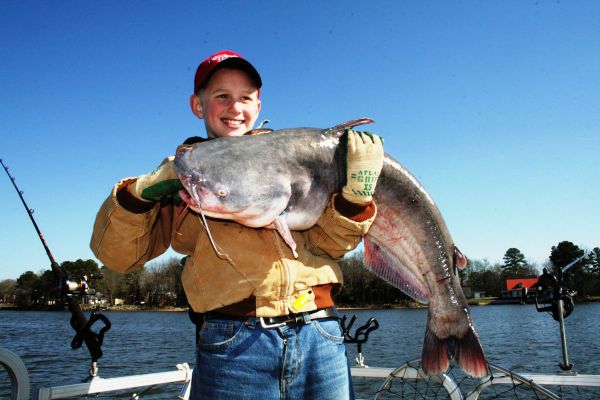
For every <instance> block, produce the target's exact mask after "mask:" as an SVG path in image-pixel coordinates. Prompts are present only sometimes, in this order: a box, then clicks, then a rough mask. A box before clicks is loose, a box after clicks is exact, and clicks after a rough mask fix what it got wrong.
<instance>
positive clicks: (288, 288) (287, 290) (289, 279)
mask: <svg viewBox="0 0 600 400" xmlns="http://www.w3.org/2000/svg"><path fill="white" fill-rule="evenodd" d="M273 235H275V242H276V243H277V252H278V253H279V259H280V260H281V265H282V266H283V268H284V269H285V272H286V273H287V284H286V287H285V300H286V310H287V308H288V307H287V298H288V297H289V296H290V295H291V294H292V293H291V288H292V271H291V268H290V267H289V265H288V264H287V262H286V261H285V253H284V252H283V249H282V248H281V238H280V237H279V233H277V231H275V230H273Z"/></svg>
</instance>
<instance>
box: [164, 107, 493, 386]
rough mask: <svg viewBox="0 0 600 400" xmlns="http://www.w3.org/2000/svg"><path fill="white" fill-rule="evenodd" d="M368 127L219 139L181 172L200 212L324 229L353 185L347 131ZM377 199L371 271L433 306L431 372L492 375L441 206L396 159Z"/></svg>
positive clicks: (427, 366) (428, 338) (389, 162)
mask: <svg viewBox="0 0 600 400" xmlns="http://www.w3.org/2000/svg"><path fill="white" fill-rule="evenodd" d="M368 122H370V120H368V119H363V120H356V121H350V122H348V123H346V124H342V125H339V126H337V127H334V128H329V129H314V128H296V129H284V130H278V131H273V132H270V133H263V134H260V135H252V136H241V137H232V138H219V139H214V140H210V141H207V142H203V143H199V144H197V145H195V146H194V147H193V148H192V149H190V150H188V151H182V152H180V153H178V154H177V156H176V159H175V169H176V171H177V175H178V176H179V178H180V180H181V182H182V183H183V185H184V187H185V188H186V190H187V192H188V193H189V194H190V197H191V198H190V197H188V198H187V199H186V200H187V201H188V203H189V204H191V208H192V209H196V210H197V209H198V208H201V209H202V212H203V213H204V214H205V215H207V216H210V217H215V218H222V219H230V220H234V221H236V222H238V223H241V224H244V225H247V226H250V227H270V228H275V227H276V226H280V225H281V224H283V225H285V229H287V228H289V229H290V230H304V229H308V228H310V227H311V226H313V225H314V224H315V223H316V222H317V220H318V219H319V217H320V215H321V214H322V213H323V211H324V209H325V207H326V205H327V201H328V199H329V198H330V196H331V194H333V193H339V192H340V191H341V188H342V186H343V185H344V184H345V180H346V175H345V161H344V155H345V149H344V146H343V145H340V138H341V137H342V135H343V134H344V131H345V129H346V128H348V127H351V126H354V125H358V124H360V123H368ZM182 194H184V193H182ZM184 197H187V196H185V194H184ZM374 198H375V203H376V204H377V208H378V213H377V217H376V218H375V221H374V223H373V225H372V226H371V228H370V230H369V233H368V234H367V236H366V237H365V265H366V266H367V268H369V269H370V270H371V271H372V272H374V273H375V274H376V275H378V276H380V277H381V278H383V279H385V280H386V281H388V282H389V283H390V284H392V285H394V286H395V287H398V288H399V289H401V290H402V291H403V292H405V293H406V294H408V295H410V296H411V297H413V298H415V299H416V300H418V301H420V302H422V303H429V315H428V322H427V329H426V333H425V340H424V345H423V352H422V365H423V369H424V370H425V371H426V372H427V373H430V374H437V373H443V372H445V371H446V370H447V369H448V367H449V363H450V359H451V358H454V359H455V361H456V362H457V364H458V365H459V366H460V367H461V368H462V369H463V370H464V371H465V372H467V373H468V374H470V375H472V376H476V377H481V376H486V375H487V373H488V370H487V364H486V361H485V356H484V353H483V349H482V347H481V344H480V342H479V338H478V336H477V333H476V331H475V328H474V326H473V323H472V320H471V317H470V313H469V308H468V305H467V302H466V299H465V297H464V294H463V292H462V289H461V287H460V283H459V281H458V278H457V276H456V267H457V265H456V264H457V263H458V262H459V260H457V257H458V258H460V257H459V256H462V255H461V254H460V253H459V252H457V250H456V248H455V246H454V243H453V241H452V238H451V236H450V233H449V231H448V228H447V227H446V224H445V222H444V219H443V218H442V215H441V213H440V212H439V210H438V208H437V206H436V205H435V203H434V202H433V200H432V199H431V197H430V196H429V194H428V193H427V192H426V191H425V189H424V188H423V187H422V186H421V184H420V183H419V182H418V181H417V179H416V178H415V177H414V176H413V175H412V174H411V173H410V172H409V171H408V170H407V169H406V168H404V167H403V166H402V165H401V164H400V163H399V162H398V161H396V160H395V159H393V158H392V157H391V156H389V155H388V154H386V155H385V160H384V166H383V170H382V172H381V175H380V177H379V180H378V183H377V187H376V192H375V195H374ZM274 221H276V222H278V223H279V224H278V223H274ZM285 229H284V231H285ZM278 231H280V233H282V236H284V235H285V232H282V231H281V230H280V229H279V228H278ZM291 245H293V244H291Z"/></svg>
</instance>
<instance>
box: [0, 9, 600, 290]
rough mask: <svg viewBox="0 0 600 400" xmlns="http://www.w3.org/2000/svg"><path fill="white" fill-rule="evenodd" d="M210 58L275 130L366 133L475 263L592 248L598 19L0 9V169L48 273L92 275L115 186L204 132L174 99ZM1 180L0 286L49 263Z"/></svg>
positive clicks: (472, 12) (560, 12) (551, 12)
mask: <svg viewBox="0 0 600 400" xmlns="http://www.w3.org/2000/svg"><path fill="white" fill-rule="evenodd" d="M220 49H231V50H235V51H238V52H240V53H241V54H243V55H244V56H245V57H246V58H248V59H249V60H250V61H251V62H252V63H253V64H254V65H255V66H256V68H257V69H258V70H259V71H260V73H261V75H262V77H263V81H264V87H263V90H262V101H263V108H262V112H261V119H263V118H266V119H269V120H270V121H271V124H270V126H271V127H272V128H288V127H298V126H312V127H329V126H332V125H335V124H338V123H340V122H343V121H346V120H349V119H353V118H356V117H362V116H369V117H372V118H373V119H375V121H376V124H375V125H372V126H370V127H369V128H368V129H369V130H372V131H374V132H377V133H379V134H381V135H382V136H384V137H385V146H386V151H387V152H388V153H390V154H391V155H392V156H393V157H395V158H396V159H398V160H399V161H400V162H402V163H403V164H404V165H405V166H406V167H407V168H408V169H409V170H410V171H412V172H413V174H414V175H415V176H416V177H417V178H418V179H419V180H420V181H421V183H422V184H423V185H424V186H425V188H426V189H427V190H428V191H429V192H430V194H431V195H432V197H433V198H434V200H435V201H436V203H437V204H438V207H439V208H440V210H441V211H442V214H443V215H444V217H445V219H446V222H447V224H448V226H449V229H450V231H451V233H452V235H453V238H454V241H455V242H456V244H457V245H458V246H459V247H460V248H461V249H462V250H463V251H464V252H465V253H466V254H467V255H468V256H469V257H470V258H474V259H484V258H486V259H488V260H489V261H490V262H498V261H501V260H502V257H503V255H504V253H505V252H506V250H507V249H508V248H510V247H517V248H519V249H520V250H521V251H522V252H523V253H524V254H525V257H526V258H527V259H529V260H530V261H533V262H537V263H542V262H544V261H545V260H546V259H547V257H548V255H549V254H550V249H551V247H552V246H554V245H556V244H558V243H559V242H560V241H563V240H569V241H572V242H573V243H575V244H577V245H579V246H580V247H583V248H587V249H591V248H593V247H597V246H600V211H599V206H598V205H599V204H600V163H599V161H598V160H599V157H598V154H599V153H600V152H599V150H600V2H597V1H562V2H557V1H460V2H457V1H456V2H455V1H424V2H421V1H377V2H369V5H367V2H364V1H355V2H352V1H345V2H342V1H330V2H277V1H252V2H246V1H220V2H198V1H190V2H186V1H182V2H167V1H144V2H141V1H138V2H136V1H129V2H122V1H102V2H100V1H98V2H92V1H88V2H79V1H62V2H45V1H4V2H2V4H1V5H0V59H1V60H2V61H1V62H0V158H2V159H3V160H4V162H5V163H6V164H8V165H9V167H10V171H11V173H12V174H13V175H14V176H16V178H17V183H18V184H19V185H20V186H21V189H22V190H23V191H24V192H25V198H26V200H27V201H28V202H29V205H30V207H31V208H33V209H35V214H34V215H35V217H36V219H37V222H38V224H39V226H40V228H41V229H42V232H43V233H44V236H45V238H46V240H47V242H48V244H49V245H50V248H51V249H52V251H53V253H54V256H55V258H56V259H57V260H58V261H59V262H62V261H67V260H76V259H78V258H82V259H88V258H94V257H93V255H92V253H91V251H90V250H89V238H90V234H91V230H92V225H93V221H94V217H95V214H96V212H97V210H98V208H99V206H100V204H101V203H102V201H103V200H104V198H105V197H106V196H107V194H108V193H109V191H110V189H111V187H112V185H113V184H114V183H115V182H116V181H118V180H119V179H120V178H122V177H126V176H135V175H140V174H143V173H146V172H149V171H151V170H152V169H153V168H154V167H155V166H156V165H157V164H158V163H159V162H160V161H161V159H162V158H163V157H164V156H165V155H167V154H171V153H172V152H173V150H174V149H175V147H176V146H177V145H178V144H179V143H180V142H181V141H182V140H184V139H185V138H186V137H188V136H192V135H203V134H204V126H203V124H202V123H201V121H199V120H197V119H196V118H195V117H194V116H193V115H192V114H191V112H190V111H189V108H188V98H189V95H190V94H191V91H192V86H193V85H192V81H193V75H194V71H195V68H196V66H197V64H198V63H199V62H200V61H201V60H202V59H204V58H205V57H207V56H208V55H210V54H212V53H214V52H215V51H218V50H220ZM0 172H2V176H3V177H2V178H0V199H1V201H2V207H1V209H0V213H1V215H0V217H1V221H2V223H1V224H0V238H1V240H0V280H1V279H7V278H11V279H14V278H17V277H18V276H19V275H21V274H22V273H23V272H25V271H27V270H32V271H35V272H38V271H40V270H42V269H47V268H48V267H49V262H48V260H47V259H46V254H45V253H44V250H43V248H42V246H41V244H40V242H39V239H38V238H37V236H36V234H35V231H34V229H33V226H32V225H31V223H30V222H29V219H28V217H27V214H26V213H25V210H24V209H23V207H22V205H21V203H20V201H19V199H18V197H17V195H16V193H15V192H14V189H13V188H12V186H11V185H10V181H9V180H8V178H7V177H6V176H5V174H4V171H0Z"/></svg>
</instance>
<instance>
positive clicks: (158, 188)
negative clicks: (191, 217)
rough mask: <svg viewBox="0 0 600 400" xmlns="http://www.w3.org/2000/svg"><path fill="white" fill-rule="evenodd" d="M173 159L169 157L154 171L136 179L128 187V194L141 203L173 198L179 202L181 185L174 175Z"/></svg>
mask: <svg viewBox="0 0 600 400" xmlns="http://www.w3.org/2000/svg"><path fill="white" fill-rule="evenodd" d="M174 159H175V157H173V156H169V157H167V158H165V159H164V160H163V162H162V163H161V164H160V165H159V166H158V168H156V169H155V170H154V171H152V172H151V173H149V174H148V175H142V176H140V177H138V178H137V179H136V180H135V182H133V183H132V184H131V185H130V186H129V193H131V194H132V195H133V196H135V197H136V198H138V199H140V200H142V201H148V202H152V201H154V202H157V201H162V200H167V199H169V198H173V199H174V200H176V201H177V200H180V197H179V194H178V192H179V190H180V189H183V185H182V184H181V182H180V181H179V178H177V175H176V174H175V165H174V164H173V160H174Z"/></svg>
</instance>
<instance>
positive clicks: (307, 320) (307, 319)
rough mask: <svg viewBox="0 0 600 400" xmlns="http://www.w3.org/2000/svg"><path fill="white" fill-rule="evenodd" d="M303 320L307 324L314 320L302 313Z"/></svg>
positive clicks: (307, 314)
mask: <svg viewBox="0 0 600 400" xmlns="http://www.w3.org/2000/svg"><path fill="white" fill-rule="evenodd" d="M302 319H303V320H304V323H305V324H310V323H311V322H312V319H311V318H310V314H309V313H307V312H303V313H302Z"/></svg>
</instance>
